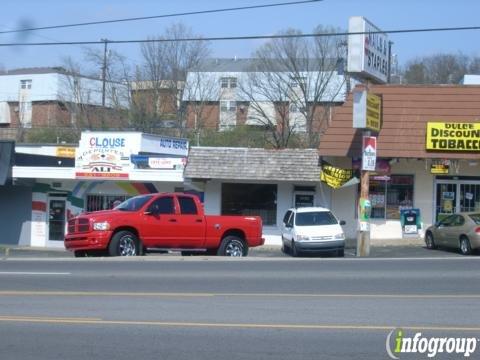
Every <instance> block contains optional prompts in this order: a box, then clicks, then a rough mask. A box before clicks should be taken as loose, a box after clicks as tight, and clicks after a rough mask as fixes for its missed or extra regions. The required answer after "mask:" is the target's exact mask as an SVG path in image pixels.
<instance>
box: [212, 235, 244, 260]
mask: <svg viewBox="0 0 480 360" xmlns="http://www.w3.org/2000/svg"><path fill="white" fill-rule="evenodd" d="M247 254H248V246H247V245H246V244H245V242H244V241H243V240H242V239H241V238H239V237H238V236H227V237H225V238H224V239H223V240H222V243H221V244H220V247H219V248H218V252H217V255H220V256H232V257H242V256H247Z"/></svg>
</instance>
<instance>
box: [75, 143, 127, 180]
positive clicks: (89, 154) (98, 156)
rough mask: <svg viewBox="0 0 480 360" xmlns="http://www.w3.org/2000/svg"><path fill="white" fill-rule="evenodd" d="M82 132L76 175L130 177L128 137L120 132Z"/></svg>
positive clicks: (87, 176)
mask: <svg viewBox="0 0 480 360" xmlns="http://www.w3.org/2000/svg"><path fill="white" fill-rule="evenodd" d="M85 135H86V136H84V134H82V138H81V140H80V144H79V147H78V149H77V152H76V157H75V177H76V178H77V179H79V178H103V179H105V178H108V179H125V180H126V179H128V178H129V171H130V169H131V162H130V150H129V146H128V141H127V140H128V139H127V138H126V137H124V136H121V135H119V134H113V133H112V134H95V135H89V134H85Z"/></svg>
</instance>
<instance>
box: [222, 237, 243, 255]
mask: <svg viewBox="0 0 480 360" xmlns="http://www.w3.org/2000/svg"><path fill="white" fill-rule="evenodd" d="M225 254H226V255H227V256H235V257H240V256H243V245H242V244H241V243H240V242H239V241H231V242H229V243H228V245H227V247H226V249H225Z"/></svg>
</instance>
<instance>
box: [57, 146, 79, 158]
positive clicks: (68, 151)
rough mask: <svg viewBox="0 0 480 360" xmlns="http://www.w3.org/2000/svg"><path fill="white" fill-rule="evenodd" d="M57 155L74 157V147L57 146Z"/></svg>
mask: <svg viewBox="0 0 480 360" xmlns="http://www.w3.org/2000/svg"><path fill="white" fill-rule="evenodd" d="M56 156H57V157H62V158H70V159H75V148H73V147H57V151H56Z"/></svg>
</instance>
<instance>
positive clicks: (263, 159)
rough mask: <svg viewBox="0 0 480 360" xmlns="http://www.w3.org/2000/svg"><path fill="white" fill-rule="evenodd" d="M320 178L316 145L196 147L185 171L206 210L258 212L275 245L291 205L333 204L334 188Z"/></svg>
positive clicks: (191, 152) (279, 237)
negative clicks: (279, 147)
mask: <svg viewBox="0 0 480 360" xmlns="http://www.w3.org/2000/svg"><path fill="white" fill-rule="evenodd" d="M319 179H320V166H319V156H318V151H317V150H316V149H285V150H266V149H254V148H222V147H192V148H191V149H190V153H189V156H188V163H187V166H186V169H185V181H186V183H187V184H189V186H190V187H192V188H194V189H196V190H197V191H200V192H203V193H204V195H205V202H204V206H205V212H206V213H207V214H222V215H245V216H248V215H258V216H260V217H261V218H262V222H263V235H264V237H265V239H266V244H277V245H280V244H281V226H282V219H283V216H284V214H285V212H286V211H287V210H288V209H289V208H291V207H300V206H325V207H329V206H330V201H331V190H330V188H328V187H327V186H326V185H324V184H322V183H320V181H319Z"/></svg>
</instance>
